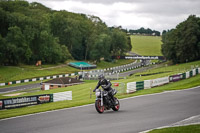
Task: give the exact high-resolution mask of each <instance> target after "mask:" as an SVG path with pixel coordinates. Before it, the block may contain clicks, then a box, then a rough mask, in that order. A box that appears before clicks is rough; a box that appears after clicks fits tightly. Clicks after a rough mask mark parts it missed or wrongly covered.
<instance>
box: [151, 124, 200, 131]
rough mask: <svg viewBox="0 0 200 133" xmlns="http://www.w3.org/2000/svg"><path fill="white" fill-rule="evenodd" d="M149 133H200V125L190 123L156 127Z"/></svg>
mask: <svg viewBox="0 0 200 133" xmlns="http://www.w3.org/2000/svg"><path fill="white" fill-rule="evenodd" d="M148 133H200V125H189V126H179V127H169V128H163V129H155V130H153V131H150V132H148Z"/></svg>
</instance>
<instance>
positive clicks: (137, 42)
mask: <svg viewBox="0 0 200 133" xmlns="http://www.w3.org/2000/svg"><path fill="white" fill-rule="evenodd" d="M131 43H132V52H134V53H137V54H139V55H143V56H162V53H161V37H156V36H136V35H132V36H131Z"/></svg>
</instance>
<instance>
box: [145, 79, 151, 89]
mask: <svg viewBox="0 0 200 133" xmlns="http://www.w3.org/2000/svg"><path fill="white" fill-rule="evenodd" d="M151 83H152V80H145V81H144V89H149V88H151Z"/></svg>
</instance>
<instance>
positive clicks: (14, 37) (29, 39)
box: [0, 0, 131, 65]
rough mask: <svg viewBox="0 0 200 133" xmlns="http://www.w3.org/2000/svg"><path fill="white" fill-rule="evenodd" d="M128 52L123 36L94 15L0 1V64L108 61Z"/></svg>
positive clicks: (26, 3)
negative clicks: (72, 60) (71, 60)
mask: <svg viewBox="0 0 200 133" xmlns="http://www.w3.org/2000/svg"><path fill="white" fill-rule="evenodd" d="M130 50H131V44H130V38H129V37H127V35H126V33H125V32H123V31H122V30H121V29H119V28H109V27H107V25H106V24H105V23H104V22H102V20H101V19H100V18H98V17H96V16H87V15H85V14H75V13H71V12H67V11H54V10H51V9H49V8H47V7H45V6H44V5H42V4H40V3H36V2H33V3H28V2H26V1H20V0H16V1H11V0H9V1H8V0H4V1H0V65H3V64H4V65H5V64H9V65H11V64H12V65H16V64H19V63H26V64H35V63H36V61H38V60H41V61H42V62H43V63H58V62H64V61H66V60H67V59H76V60H93V61H100V59H101V58H104V59H105V60H108V61H109V60H110V58H111V56H112V55H123V54H124V53H125V52H127V51H130Z"/></svg>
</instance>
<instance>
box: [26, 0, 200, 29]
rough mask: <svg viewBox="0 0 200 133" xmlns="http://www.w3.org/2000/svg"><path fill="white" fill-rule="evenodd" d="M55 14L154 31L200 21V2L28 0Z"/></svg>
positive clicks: (180, 0) (164, 0)
mask: <svg viewBox="0 0 200 133" xmlns="http://www.w3.org/2000/svg"><path fill="white" fill-rule="evenodd" d="M27 1H29V2H33V1H35V2H39V3H42V4H43V5H45V6H47V7H49V8H51V9H53V10H66V11H69V12H75V13H84V14H87V15H94V16H98V17H100V18H101V19H102V20H103V21H104V22H105V23H106V24H107V25H108V26H122V27H123V28H127V29H139V28H140V27H144V28H151V29H152V30H158V31H160V32H162V31H163V30H167V29H172V28H175V27H176V25H177V24H179V23H180V22H182V21H184V20H186V19H187V18H188V16H189V15H191V14H193V15H196V16H198V17H200V0H27Z"/></svg>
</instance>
